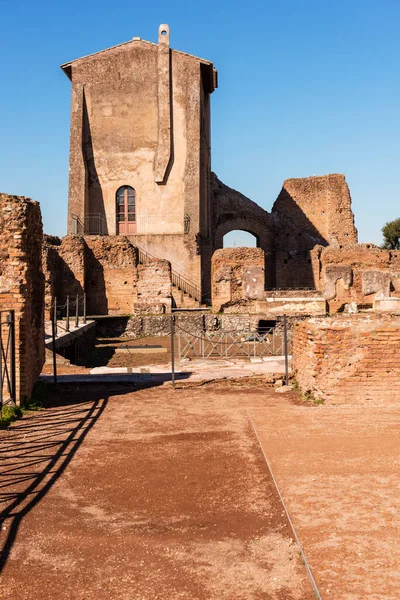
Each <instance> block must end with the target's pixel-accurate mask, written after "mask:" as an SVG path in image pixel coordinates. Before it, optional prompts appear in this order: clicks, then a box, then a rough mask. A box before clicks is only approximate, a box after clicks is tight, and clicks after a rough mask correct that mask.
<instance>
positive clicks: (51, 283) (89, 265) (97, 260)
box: [43, 235, 172, 319]
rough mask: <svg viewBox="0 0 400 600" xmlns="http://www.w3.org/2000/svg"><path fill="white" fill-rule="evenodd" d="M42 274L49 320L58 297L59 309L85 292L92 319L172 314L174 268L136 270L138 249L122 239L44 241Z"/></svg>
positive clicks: (152, 264)
mask: <svg viewBox="0 0 400 600" xmlns="http://www.w3.org/2000/svg"><path fill="white" fill-rule="evenodd" d="M43 270H44V273H45V284H46V286H45V289H46V318H47V319H48V318H50V307H51V305H52V302H53V300H54V297H55V296H56V297H57V303H58V305H59V306H60V305H62V304H64V303H65V301H66V296H67V295H69V296H70V299H71V300H73V299H74V297H75V296H76V295H77V294H78V295H79V297H80V298H82V296H83V293H84V292H86V297H87V314H88V315H105V314H110V315H113V314H115V315H118V314H120V315H123V314H131V313H132V312H135V313H138V312H143V313H151V314H153V313H157V312H170V311H171V302H172V295H171V265H170V263H169V262H168V261H166V260H159V259H154V260H150V261H149V263H148V264H146V265H138V250H137V248H136V247H135V246H134V245H133V244H132V243H131V241H130V240H129V239H128V238H127V237H124V236H85V237H83V236H77V235H69V236H66V237H64V238H63V239H62V240H60V239H58V238H55V237H51V236H45V242H44V248H43ZM81 312H82V308H81Z"/></svg>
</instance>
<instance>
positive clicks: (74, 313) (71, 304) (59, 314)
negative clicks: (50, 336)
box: [51, 293, 86, 335]
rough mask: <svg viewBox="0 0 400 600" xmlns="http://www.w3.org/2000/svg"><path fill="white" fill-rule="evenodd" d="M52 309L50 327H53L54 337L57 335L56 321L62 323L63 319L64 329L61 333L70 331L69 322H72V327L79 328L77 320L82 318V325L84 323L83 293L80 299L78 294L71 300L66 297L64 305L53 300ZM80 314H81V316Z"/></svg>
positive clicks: (84, 297) (84, 300)
mask: <svg viewBox="0 0 400 600" xmlns="http://www.w3.org/2000/svg"><path fill="white" fill-rule="evenodd" d="M51 309H52V313H51V314H52V317H51V320H52V325H53V327H54V333H55V335H57V334H58V324H57V321H61V320H62V321H63V320H64V319H65V328H64V327H63V328H62V329H63V331H67V332H68V331H70V329H71V321H73V322H74V327H75V328H76V327H79V319H80V317H82V322H83V324H85V323H86V294H85V293H84V294H83V295H82V296H81V297H80V296H79V294H77V295H76V296H74V297H73V298H72V299H71V298H70V297H69V296H67V299H66V302H65V303H64V304H59V303H58V302H57V298H54V301H53V304H52V306H51ZM81 313H82V314H81Z"/></svg>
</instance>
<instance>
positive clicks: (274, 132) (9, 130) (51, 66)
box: [0, 0, 400, 243]
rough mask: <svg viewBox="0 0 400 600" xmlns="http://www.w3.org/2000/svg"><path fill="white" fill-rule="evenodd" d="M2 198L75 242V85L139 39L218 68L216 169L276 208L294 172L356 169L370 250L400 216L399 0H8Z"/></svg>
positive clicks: (1, 70)
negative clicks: (81, 60) (36, 213)
mask: <svg viewBox="0 0 400 600" xmlns="http://www.w3.org/2000/svg"><path fill="white" fill-rule="evenodd" d="M0 8H1V24H0V56H1V59H0V81H1V94H0V123H1V126H0V140H1V143H0V191H4V192H9V193H13V194H21V195H26V196H30V197H31V198H34V199H35V200H38V201H39V202H40V203H41V207H42V214H43V220H44V227H45V231H46V232H47V233H53V234H58V235H64V234H65V229H66V212H67V184H68V146H69V107H70V82H69V80H68V79H67V77H66V76H65V75H64V74H63V73H62V71H61V70H60V69H59V65H60V64H61V63H63V62H66V61H68V60H72V59H74V58H77V57H79V56H82V55H85V54H89V53H91V52H96V51H97V50H101V49H104V48H107V47H109V46H112V45H115V44H118V43H120V42H124V41H127V40H129V39H130V38H132V37H133V36H140V37H142V38H144V39H147V40H151V41H156V40H157V29H158V25H159V24H160V23H163V22H166V23H168V24H169V25H170V27H171V45H172V47H173V48H177V49H179V50H184V51H186V52H190V53H192V54H196V55H198V56H202V57H204V58H207V59H210V60H212V61H213V62H214V63H215V66H216V67H217V68H218V71H219V89H218V90H217V91H216V92H215V93H214V94H213V96H212V168H213V170H214V171H215V172H216V173H217V174H218V176H219V177H220V178H221V179H222V180H223V181H224V182H225V183H226V184H227V185H230V186H232V187H234V188H236V189H238V190H240V191H241V192H242V193H244V194H246V195H247V196H249V197H250V198H251V199H252V200H255V201H256V202H258V203H259V204H260V205H261V206H263V207H264V208H266V209H267V210H269V209H270V208H271V206H272V204H273V202H274V200H275V198H276V196H277V195H278V193H279V191H280V188H281V186H282V182H283V180H284V179H286V178H288V177H306V176H309V175H314V174H316V175H322V174H325V173H329V172H331V173H345V175H346V178H347V181H348V184H349V186H350V190H351V193H352V198H353V209H354V212H355V214H356V225H357V227H358V230H359V237H360V241H372V242H375V243H380V242H381V233H380V229H381V227H382V225H383V224H384V223H385V222H386V221H388V220H392V219H394V218H397V217H400V207H399V197H400V196H399V194H400V192H399V190H398V185H397V183H398V173H399V167H400V119H399V100H400V73H399V58H400V35H399V23H400V2H399V0H380V1H378V0H331V1H330V2H327V1H324V0H287V1H284V0H281V1H280V2H277V1H276V0H275V1H274V2H271V1H270V0H257V1H250V2H242V1H240V2H239V1H236V0H231V1H227V0H224V1H218V0H213V1H212V2H210V1H209V0H203V1H202V2H188V1H179V2H178V1H175V2H174V1H170V2H167V1H165V0H163V1H161V0H153V1H152V2H135V1H132V0H130V1H129V2H128V1H126V0H114V1H113V2H109V1H107V2H106V1H105V0H96V1H94V0H79V1H78V0H69V2H63V1H58V2H54V0H52V1H51V2H50V1H47V0H36V1H33V0H0Z"/></svg>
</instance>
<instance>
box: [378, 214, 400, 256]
mask: <svg viewBox="0 0 400 600" xmlns="http://www.w3.org/2000/svg"><path fill="white" fill-rule="evenodd" d="M382 234H383V244H382V248H387V249H389V250H400V219H395V220H394V221H388V223H386V224H385V225H384V226H383V227H382Z"/></svg>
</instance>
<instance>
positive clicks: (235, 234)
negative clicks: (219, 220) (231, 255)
mask: <svg viewBox="0 0 400 600" xmlns="http://www.w3.org/2000/svg"><path fill="white" fill-rule="evenodd" d="M223 244H224V248H236V247H237V248H239V247H244V248H257V247H258V245H259V243H258V237H257V236H256V235H254V234H253V233H250V232H249V231H245V230H243V229H234V230H233V231H229V233H226V234H225V235H224V237H223Z"/></svg>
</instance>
